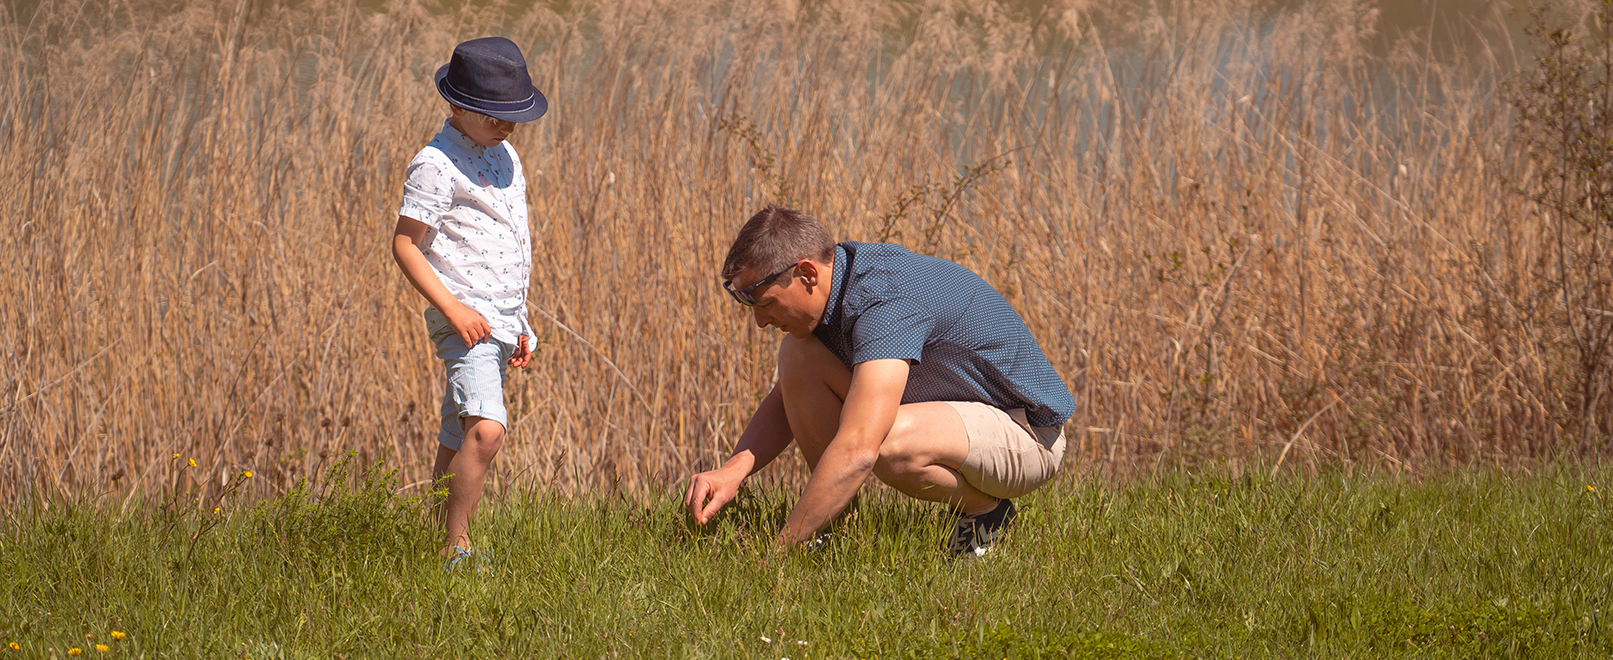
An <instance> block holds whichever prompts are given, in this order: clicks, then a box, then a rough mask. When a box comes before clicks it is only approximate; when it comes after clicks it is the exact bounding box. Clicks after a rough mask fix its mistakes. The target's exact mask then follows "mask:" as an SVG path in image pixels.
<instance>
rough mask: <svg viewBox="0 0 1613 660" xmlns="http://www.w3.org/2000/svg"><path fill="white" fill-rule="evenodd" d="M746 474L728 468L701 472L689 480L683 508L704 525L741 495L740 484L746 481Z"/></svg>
mask: <svg viewBox="0 0 1613 660" xmlns="http://www.w3.org/2000/svg"><path fill="white" fill-rule="evenodd" d="M745 472H748V470H747V471H742V472H740V473H739V474H737V475H736V474H734V473H733V472H731V471H730V470H729V469H728V467H727V466H724V467H720V468H717V469H715V470H712V471H710V472H701V473H700V474H697V475H695V476H694V477H693V478H691V479H689V492H688V493H685V494H684V496H683V508H685V509H688V510H689V516H690V517H693V518H694V521H695V522H696V523H699V524H701V525H704V524H706V523H708V522H711V519H712V518H714V517H716V516H717V512H718V511H721V510H722V508H723V506H724V505H726V504H728V503H729V502H730V501H732V500H733V499H734V496H735V495H738V494H739V484H740V483H742V482H744V481H745Z"/></svg>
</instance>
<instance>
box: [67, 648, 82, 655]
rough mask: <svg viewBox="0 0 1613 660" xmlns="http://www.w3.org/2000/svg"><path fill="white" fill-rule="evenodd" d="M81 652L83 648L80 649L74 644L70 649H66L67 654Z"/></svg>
mask: <svg viewBox="0 0 1613 660" xmlns="http://www.w3.org/2000/svg"><path fill="white" fill-rule="evenodd" d="M83 652H84V649H81V648H79V647H77V646H75V647H73V648H70V649H67V654H68V655H78V654H80V653H83Z"/></svg>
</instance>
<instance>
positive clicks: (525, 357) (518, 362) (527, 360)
mask: <svg viewBox="0 0 1613 660" xmlns="http://www.w3.org/2000/svg"><path fill="white" fill-rule="evenodd" d="M515 341H516V346H515V354H514V355H511V356H510V366H512V367H515V368H516V369H520V368H521V367H525V366H526V365H528V364H531V363H532V349H530V348H527V345H526V335H521V337H520V338H519V339H516V340H515Z"/></svg>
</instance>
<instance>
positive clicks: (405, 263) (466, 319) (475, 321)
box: [392, 215, 493, 348]
mask: <svg viewBox="0 0 1613 660" xmlns="http://www.w3.org/2000/svg"><path fill="white" fill-rule="evenodd" d="M429 229H430V228H429V227H427V226H426V225H425V223H423V222H420V221H419V220H415V219H414V218H410V217H406V216H401V215H400V216H398V226H397V228H396V229H394V230H393V231H392V259H393V260H395V261H397V262H398V268H401V269H402V270H403V276H404V277H407V278H409V283H410V284H412V285H414V289H415V290H416V291H419V292H420V295H422V296H425V297H426V300H428V301H430V302H431V304H432V306H434V307H436V308H437V311H440V312H442V315H443V316H445V317H447V318H448V325H449V326H450V327H452V328H453V329H454V332H457V333H459V337H460V339H463V340H465V346H466V347H467V348H469V347H471V346H475V345H476V344H477V343H478V342H480V341H482V340H483V339H486V338H487V337H488V336H489V335H491V334H493V329H492V328H491V327H488V325H487V319H484V318H482V315H481V314H478V313H476V310H474V309H471V308H469V307H466V306H465V304H464V303H461V302H459V300H458V299H455V298H454V294H452V293H449V292H448V287H445V286H443V285H442V280H439V279H437V274H436V273H435V272H433V271H432V269H431V263H430V262H428V261H426V255H425V254H424V253H422V252H421V251H420V241H422V240H425V237H426V231H428V230H429Z"/></svg>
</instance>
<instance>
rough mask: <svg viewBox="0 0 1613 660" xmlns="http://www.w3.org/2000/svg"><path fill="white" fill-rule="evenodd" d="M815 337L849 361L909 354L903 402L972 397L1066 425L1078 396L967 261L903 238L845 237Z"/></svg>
mask: <svg viewBox="0 0 1613 660" xmlns="http://www.w3.org/2000/svg"><path fill="white" fill-rule="evenodd" d="M813 334H814V335H816V336H817V337H818V339H819V341H822V342H823V344H824V346H826V347H828V348H829V350H830V351H831V352H833V353H834V354H835V355H836V356H837V357H839V358H840V361H841V362H843V363H845V365H846V366H847V367H848V368H850V367H853V366H856V365H857V364H860V363H863V362H867V361H869V360H882V359H897V360H910V361H912V363H913V364H912V367H911V368H910V370H909V371H908V377H907V388H906V389H905V390H904V391H903V393H902V403H919V402H924V401H977V402H980V403H984V404H987V405H990V406H995V407H997V408H1001V409H1004V410H1010V409H1013V408H1023V409H1024V410H1025V417H1026V419H1027V421H1029V422H1030V423H1031V425H1033V426H1044V427H1046V426H1062V425H1063V424H1064V423H1065V422H1067V421H1069V419H1070V417H1071V416H1073V415H1074V414H1075V398H1074V397H1073V396H1071V395H1070V389H1069V387H1067V386H1066V385H1065V384H1064V381H1063V379H1061V378H1059V375H1058V372H1056V371H1054V370H1053V365H1052V363H1050V362H1048V359H1047V355H1046V354H1045V353H1043V352H1042V347H1041V345H1040V344H1037V343H1036V339H1035V338H1034V337H1032V336H1031V333H1030V329H1029V328H1027V327H1025V321H1024V320H1023V319H1021V318H1020V316H1019V313H1018V312H1015V311H1014V308H1013V307H1012V306H1010V305H1009V304H1008V301H1007V300H1005V299H1004V298H1003V297H1002V294H999V293H997V290H996V289H993V288H991V285H989V284H987V283H986V281H985V280H982V279H980V276H979V275H976V274H975V273H974V272H973V271H971V270H969V269H968V268H964V267H963V266H960V265H958V264H955V263H953V262H950V261H947V260H945V259H938V258H935V257H930V256H925V255H921V254H915V253H913V252H911V251H909V250H908V249H907V248H904V247H902V246H900V245H891V244H878V243H857V242H846V243H841V244H840V245H839V246H837V247H836V248H835V258H834V279H833V281H832V283H831V284H830V289H829V304H828V305H827V306H826V308H825V309H824V315H823V319H822V322H820V323H819V324H818V327H817V328H816V329H815V330H813Z"/></svg>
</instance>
